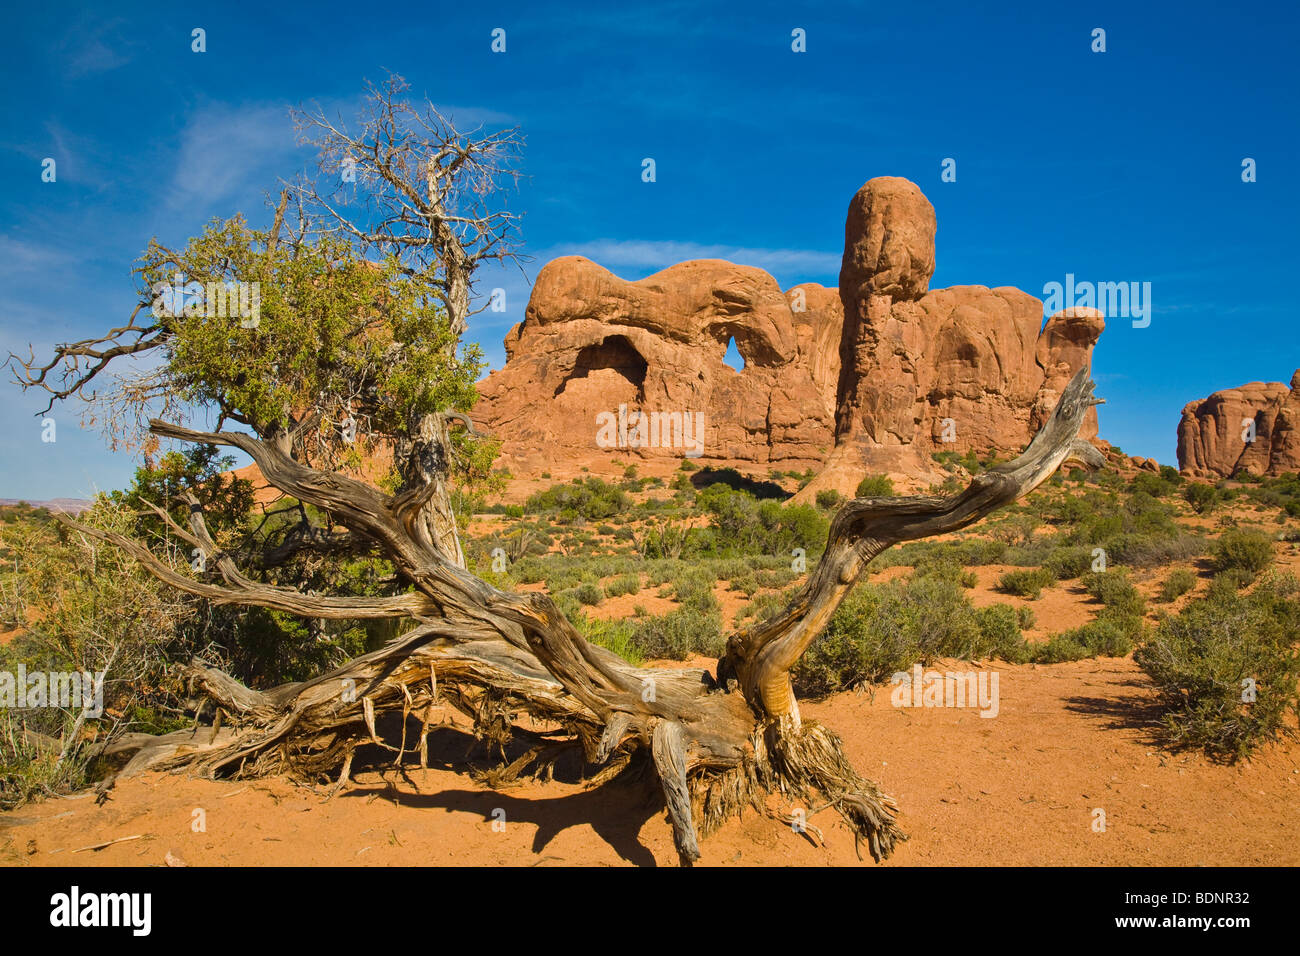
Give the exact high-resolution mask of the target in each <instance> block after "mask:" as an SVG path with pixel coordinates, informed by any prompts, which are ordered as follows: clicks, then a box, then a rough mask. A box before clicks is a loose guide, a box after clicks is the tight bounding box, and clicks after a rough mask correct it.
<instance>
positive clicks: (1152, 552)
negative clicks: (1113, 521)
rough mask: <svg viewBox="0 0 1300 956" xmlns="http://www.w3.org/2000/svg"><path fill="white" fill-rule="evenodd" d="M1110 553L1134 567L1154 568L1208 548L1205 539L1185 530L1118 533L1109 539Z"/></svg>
mask: <svg viewBox="0 0 1300 956" xmlns="http://www.w3.org/2000/svg"><path fill="white" fill-rule="evenodd" d="M1105 551H1106V555H1107V557H1108V558H1109V559H1110V560H1112V561H1115V562H1118V563H1120V564H1126V565H1128V566H1129V567H1133V568H1152V567H1159V566H1161V565H1165V564H1169V563H1171V562H1174V561H1187V560H1189V559H1191V558H1194V557H1197V556H1198V555H1202V554H1204V553H1205V551H1206V543H1205V539H1203V538H1201V537H1199V536H1197V535H1194V534H1188V533H1186V532H1184V531H1176V532H1174V533H1165V534H1141V533H1131V534H1118V535H1116V536H1115V537H1113V538H1111V539H1110V540H1108V541H1106V542H1105Z"/></svg>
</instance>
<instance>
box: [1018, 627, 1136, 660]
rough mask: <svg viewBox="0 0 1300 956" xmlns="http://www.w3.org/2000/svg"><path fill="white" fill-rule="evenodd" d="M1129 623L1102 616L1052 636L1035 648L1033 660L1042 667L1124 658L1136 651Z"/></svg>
mask: <svg viewBox="0 0 1300 956" xmlns="http://www.w3.org/2000/svg"><path fill="white" fill-rule="evenodd" d="M1127 623H1128V622H1125V621H1123V620H1122V619H1119V618H1113V617H1105V616H1099V617H1098V618H1097V619H1096V620H1094V621H1089V622H1088V623H1087V624H1085V625H1083V626H1082V627H1076V628H1072V629H1071V630H1068V631H1064V632H1062V633H1060V634H1053V635H1052V636H1051V638H1049V639H1048V640H1047V642H1046V643H1043V644H1037V645H1034V646H1033V648H1032V655H1031V657H1032V660H1034V661H1035V662H1036V663H1039V664H1058V663H1061V662H1062V661H1078V660H1083V659H1084V658H1086V657H1123V656H1124V655H1125V654H1127V653H1128V652H1129V651H1131V650H1133V640H1132V632H1131V630H1130V629H1129V628H1128V627H1127V626H1126V624H1127ZM1139 627H1140V622H1139Z"/></svg>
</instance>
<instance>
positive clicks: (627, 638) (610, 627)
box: [570, 612, 645, 666]
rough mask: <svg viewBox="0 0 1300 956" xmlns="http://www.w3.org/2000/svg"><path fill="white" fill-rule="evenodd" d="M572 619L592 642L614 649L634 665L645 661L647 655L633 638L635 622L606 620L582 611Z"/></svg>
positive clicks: (580, 631)
mask: <svg viewBox="0 0 1300 956" xmlns="http://www.w3.org/2000/svg"><path fill="white" fill-rule="evenodd" d="M570 620H572V622H573V626H574V627H576V628H577V629H578V632H579V633H580V634H581V635H582V636H583V637H585V638H586V639H587V640H588V641H590V642H591V643H592V644H599V645H600V646H601V647H604V648H607V649H608V650H611V651H613V652H614V653H615V654H617V655H618V656H619V657H621V658H623V659H624V660H625V661H627V662H628V663H629V664H632V665H633V666H639V665H641V664H642V663H644V662H645V657H644V656H643V655H642V652H641V649H640V647H638V646H637V643H636V641H635V639H634V638H633V624H632V622H631V621H628V620H623V621H606V620H601V619H600V618H595V617H589V616H587V615H586V614H583V613H582V612H578V613H577V614H575V615H574V616H573V618H571V619H570Z"/></svg>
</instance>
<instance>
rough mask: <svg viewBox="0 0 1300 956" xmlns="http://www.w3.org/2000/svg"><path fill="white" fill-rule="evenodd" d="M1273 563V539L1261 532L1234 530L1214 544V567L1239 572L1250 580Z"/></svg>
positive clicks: (1243, 529) (1221, 536)
mask: <svg viewBox="0 0 1300 956" xmlns="http://www.w3.org/2000/svg"><path fill="white" fill-rule="evenodd" d="M1272 563H1273V539H1272V538H1271V537H1270V536H1269V535H1267V534H1265V533H1264V532H1262V531H1254V530H1251V529H1248V528H1234V529H1232V530H1231V531H1225V532H1224V533H1223V534H1221V535H1219V540H1218V541H1216V542H1215V543H1214V567H1215V569H1216V570H1219V571H1231V570H1240V571H1243V572H1245V573H1246V574H1248V575H1250V576H1251V577H1252V578H1253V577H1256V576H1257V575H1259V573H1260V572H1261V571H1263V570H1264V569H1265V568H1267V567H1268V566H1269V565H1270V564H1272Z"/></svg>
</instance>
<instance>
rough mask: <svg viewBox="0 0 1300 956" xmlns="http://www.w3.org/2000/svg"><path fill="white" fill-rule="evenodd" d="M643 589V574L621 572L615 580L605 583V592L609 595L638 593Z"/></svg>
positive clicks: (617, 595)
mask: <svg viewBox="0 0 1300 956" xmlns="http://www.w3.org/2000/svg"><path fill="white" fill-rule="evenodd" d="M640 590H641V576H640V575H639V574H620V575H619V576H618V577H616V578H614V580H612V581H610V582H609V583H608V584H606V585H605V594H606V595H607V596H608V597H619V596H620V595H623V594H636V592H637V591H640Z"/></svg>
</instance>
